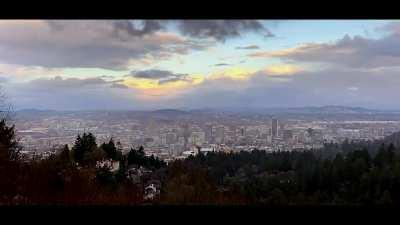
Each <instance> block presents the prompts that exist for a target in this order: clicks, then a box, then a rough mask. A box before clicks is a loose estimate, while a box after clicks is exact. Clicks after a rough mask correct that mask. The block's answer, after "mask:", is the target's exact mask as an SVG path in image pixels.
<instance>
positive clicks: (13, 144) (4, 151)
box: [0, 119, 20, 161]
mask: <svg viewBox="0 0 400 225" xmlns="http://www.w3.org/2000/svg"><path fill="white" fill-rule="evenodd" d="M19 150H20V146H19V145H18V142H17V140H16V138H15V130H14V126H7V124H6V121H5V120H4V119H2V120H1V121H0V160H2V161H9V160H11V161H15V160H17V159H18V157H19Z"/></svg>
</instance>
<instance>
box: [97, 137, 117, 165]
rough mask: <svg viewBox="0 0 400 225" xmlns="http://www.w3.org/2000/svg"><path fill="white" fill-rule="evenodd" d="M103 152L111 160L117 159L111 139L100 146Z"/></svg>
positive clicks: (115, 149)
mask: <svg viewBox="0 0 400 225" xmlns="http://www.w3.org/2000/svg"><path fill="white" fill-rule="evenodd" d="M101 148H102V149H103V151H104V152H105V153H106V154H107V157H108V158H110V159H113V160H116V159H117V147H116V146H115V144H114V140H113V139H112V138H111V139H110V141H109V142H108V143H103V144H102V145H101Z"/></svg>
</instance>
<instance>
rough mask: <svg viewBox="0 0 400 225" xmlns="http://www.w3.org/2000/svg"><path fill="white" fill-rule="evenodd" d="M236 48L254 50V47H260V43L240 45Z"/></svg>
mask: <svg viewBox="0 0 400 225" xmlns="http://www.w3.org/2000/svg"><path fill="white" fill-rule="evenodd" d="M235 49H238V50H252V49H260V47H259V46H258V45H248V46H238V47H236V48H235Z"/></svg>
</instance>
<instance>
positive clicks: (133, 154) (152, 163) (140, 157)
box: [127, 146, 166, 170]
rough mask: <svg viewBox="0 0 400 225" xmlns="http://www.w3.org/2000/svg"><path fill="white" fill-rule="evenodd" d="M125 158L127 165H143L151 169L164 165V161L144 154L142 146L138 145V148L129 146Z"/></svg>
mask: <svg viewBox="0 0 400 225" xmlns="http://www.w3.org/2000/svg"><path fill="white" fill-rule="evenodd" d="M127 160H128V165H136V166H143V167H146V168H149V169H152V170H156V169H160V168H162V167H164V166H166V164H165V162H164V161H162V160H159V159H158V158H155V157H154V156H153V155H151V156H146V154H145V152H144V149H143V146H140V147H139V149H138V150H135V149H132V148H131V150H130V151H129V153H128V158H127Z"/></svg>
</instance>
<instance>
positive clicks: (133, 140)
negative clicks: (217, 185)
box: [16, 116, 400, 161]
mask: <svg viewBox="0 0 400 225" xmlns="http://www.w3.org/2000/svg"><path fill="white" fill-rule="evenodd" d="M16 128H17V135H18V137H19V138H20V141H21V142H22V144H23V146H24V151H26V152H31V153H32V154H33V153H38V152H41V153H43V152H46V153H47V154H48V152H49V151H51V150H53V151H54V149H55V148H57V147H58V146H61V145H65V144H68V145H70V146H72V145H73V143H74V140H75V138H76V136H77V135H78V134H80V133H83V132H92V133H93V134H94V135H95V136H96V138H97V142H98V143H99V144H100V143H102V142H105V141H108V140H109V139H110V138H111V137H113V138H114V139H115V140H117V141H118V142H119V144H120V146H121V148H122V149H123V150H124V151H125V152H128V151H129V149H130V148H137V147H138V146H144V149H145V151H146V154H147V155H155V156H157V157H159V158H161V159H164V160H166V161H168V160H172V159H176V158H185V157H188V156H189V155H193V154H197V153H198V152H199V151H201V152H204V153H207V152H210V151H228V152H230V151H234V152H235V151H241V150H243V151H249V150H253V149H255V148H257V149H261V150H266V151H276V150H287V151H292V150H296V149H311V148H319V147H321V146H322V145H323V143H325V142H342V141H343V140H345V139H346V138H347V139H350V140H373V139H379V138H383V137H384V136H386V135H389V134H391V133H393V132H396V131H398V130H400V121H354V120H352V121H337V120H332V121H329V120H318V119H315V120H299V119H290V118H285V119H278V118H269V119H265V118H264V119H254V118H246V117H244V118H241V119H240V120H239V119H237V118H232V119H231V120H230V119H229V118H224V119H218V118H217V119H216V118H215V117H210V119H209V120H207V119H202V120H197V119H196V118H195V117H191V118H186V119H185V120H165V119H152V118H151V119H149V120H145V121H143V120H140V119H134V118H130V119H119V118H114V119H111V120H99V119H96V118H93V119H87V118H85V119H82V118H79V116H53V117H46V118H40V119H34V120H33V119H30V120H17V121H16Z"/></svg>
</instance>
